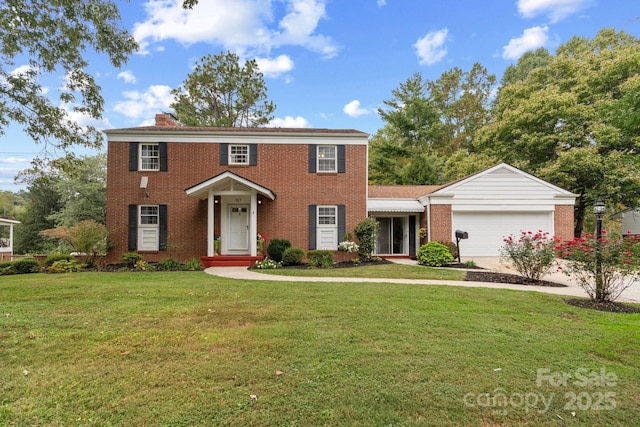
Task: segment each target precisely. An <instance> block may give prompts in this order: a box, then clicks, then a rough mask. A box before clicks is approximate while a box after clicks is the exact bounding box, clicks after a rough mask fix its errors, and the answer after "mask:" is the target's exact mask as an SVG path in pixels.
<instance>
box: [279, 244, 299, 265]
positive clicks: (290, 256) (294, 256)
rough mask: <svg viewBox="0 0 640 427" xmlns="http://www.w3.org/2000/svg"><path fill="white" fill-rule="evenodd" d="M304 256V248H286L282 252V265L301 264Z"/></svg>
mask: <svg viewBox="0 0 640 427" xmlns="http://www.w3.org/2000/svg"><path fill="white" fill-rule="evenodd" d="M303 258H304V249H302V248H294V247H291V248H287V249H285V250H284V253H283V254H282V265H299V264H302V259H303Z"/></svg>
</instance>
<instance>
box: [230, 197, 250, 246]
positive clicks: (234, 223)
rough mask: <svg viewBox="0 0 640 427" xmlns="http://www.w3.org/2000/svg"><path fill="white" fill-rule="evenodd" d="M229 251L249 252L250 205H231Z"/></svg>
mask: <svg viewBox="0 0 640 427" xmlns="http://www.w3.org/2000/svg"><path fill="white" fill-rule="evenodd" d="M228 249H229V251H245V252H246V251H248V250H249V205H229V246H228Z"/></svg>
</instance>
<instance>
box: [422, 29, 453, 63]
mask: <svg viewBox="0 0 640 427" xmlns="http://www.w3.org/2000/svg"><path fill="white" fill-rule="evenodd" d="M448 33H449V30H447V29H446V28H443V29H442V30H437V31H431V32H429V33H427V34H426V35H425V36H424V37H423V38H421V39H418V41H417V42H416V43H415V44H414V45H413V47H414V48H415V49H416V53H417V54H418V57H419V58H420V61H419V63H420V65H433V64H435V63H437V62H440V61H441V60H442V58H444V57H445V55H446V54H447V48H445V47H443V45H444V43H445V42H446V41H447V34H448Z"/></svg>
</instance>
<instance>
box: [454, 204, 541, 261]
mask: <svg viewBox="0 0 640 427" xmlns="http://www.w3.org/2000/svg"><path fill="white" fill-rule="evenodd" d="M452 225H453V227H452V228H453V230H452V232H455V230H462V231H466V232H467V233H469V238H468V239H465V240H462V241H460V255H461V256H462V257H469V256H498V255H500V248H501V247H502V245H503V243H504V242H503V239H504V238H505V237H507V236H509V235H510V234H513V235H519V234H520V232H521V231H538V230H543V231H548V232H549V233H551V234H553V222H552V216H551V213H549V212H533V213H532V212H454V213H453V219H452ZM452 240H454V241H455V236H453V237H452Z"/></svg>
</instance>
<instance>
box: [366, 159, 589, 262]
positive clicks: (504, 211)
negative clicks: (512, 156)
mask: <svg viewBox="0 0 640 427" xmlns="http://www.w3.org/2000/svg"><path fill="white" fill-rule="evenodd" d="M575 199H576V195H575V194H573V193H571V192H569V191H566V190H563V189H562V188H559V187H557V186H555V185H553V184H551V183H548V182H546V181H544V180H542V179H540V178H537V177H535V176H533V175H530V174H528V173H525V172H523V171H521V170H520V169H517V168H515V167H513V166H510V165H508V164H506V163H501V164H498V165H496V166H494V167H492V168H489V169H486V170H484V171H482V172H479V173H477V174H474V175H471V176H468V177H467V178H464V179H461V180H458V181H455V182H452V183H450V184H446V185H441V186H402V185H399V186H380V185H370V186H369V195H368V211H369V215H370V216H372V217H374V218H376V219H377V220H378V223H379V229H378V236H377V238H378V240H377V242H376V253H377V254H379V255H382V256H388V255H392V256H393V255H410V256H412V255H414V254H415V252H414V248H417V247H419V246H420V245H421V244H424V243H426V242H427V241H437V242H455V241H456V238H455V232H456V230H460V231H466V232H467V234H468V236H469V237H468V239H465V240H462V241H461V242H460V252H461V256H462V257H463V258H469V257H480V256H498V255H500V248H501V247H502V245H503V243H504V242H503V239H504V238H505V237H507V236H509V235H511V234H513V235H516V236H517V235H519V234H520V233H521V232H522V231H525V232H529V231H531V232H537V231H539V230H542V231H545V232H549V234H550V235H551V236H558V237H560V238H562V239H571V238H572V237H573V206H574V204H575ZM422 208H424V209H422ZM414 218H415V220H414ZM396 225H397V227H396ZM407 236H408V238H407ZM411 239H414V240H415V242H416V243H415V245H414V244H413V242H412V241H411ZM389 242H393V243H394V245H393V246H392V245H391V244H389ZM407 242H408V243H407Z"/></svg>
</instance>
